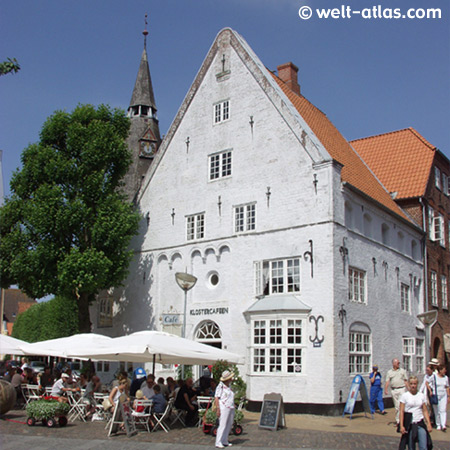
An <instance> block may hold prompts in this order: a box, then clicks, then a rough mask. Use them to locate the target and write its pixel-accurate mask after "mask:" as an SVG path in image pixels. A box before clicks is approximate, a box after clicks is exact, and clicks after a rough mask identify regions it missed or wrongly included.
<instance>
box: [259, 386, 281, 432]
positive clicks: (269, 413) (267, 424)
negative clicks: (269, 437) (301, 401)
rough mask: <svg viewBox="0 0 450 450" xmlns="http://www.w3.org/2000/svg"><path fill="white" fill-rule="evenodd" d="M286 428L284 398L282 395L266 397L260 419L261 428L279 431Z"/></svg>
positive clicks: (268, 395)
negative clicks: (280, 428)
mask: <svg viewBox="0 0 450 450" xmlns="http://www.w3.org/2000/svg"><path fill="white" fill-rule="evenodd" d="M283 426H285V421H284V406H283V397H282V396H281V395H280V394H266V395H264V400H263V404H262V407H261V416H260V418H259V428H267V429H269V430H274V431H275V430H277V429H278V428H279V427H283Z"/></svg>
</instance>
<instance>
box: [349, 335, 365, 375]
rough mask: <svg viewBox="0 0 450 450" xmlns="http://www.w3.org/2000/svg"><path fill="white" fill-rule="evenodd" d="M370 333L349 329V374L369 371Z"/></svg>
mask: <svg viewBox="0 0 450 450" xmlns="http://www.w3.org/2000/svg"><path fill="white" fill-rule="evenodd" d="M370 347H371V346H370V333H366V332H361V331H350V339H349V348H348V350H349V361H348V371H349V373H351V374H356V373H369V372H370V367H371V366H370V359H371V349H370Z"/></svg>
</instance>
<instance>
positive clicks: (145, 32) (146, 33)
mask: <svg viewBox="0 0 450 450" xmlns="http://www.w3.org/2000/svg"><path fill="white" fill-rule="evenodd" d="M144 21H145V29H144V31H143V32H142V34H143V35H144V48H145V49H147V35H148V31H147V25H148V22H147V14H145V19H144Z"/></svg>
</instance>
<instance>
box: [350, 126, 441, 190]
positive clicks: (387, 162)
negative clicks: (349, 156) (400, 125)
mask: <svg viewBox="0 0 450 450" xmlns="http://www.w3.org/2000/svg"><path fill="white" fill-rule="evenodd" d="M351 144H352V145H353V147H354V148H355V150H356V151H357V152H358V153H359V154H360V155H361V157H362V158H363V159H364V161H366V163H367V164H368V166H369V167H370V168H371V169H372V170H373V172H374V173H375V174H376V175H377V177H378V178H379V180H380V181H381V182H382V183H383V184H384V186H385V187H386V189H388V191H389V192H397V196H396V199H405V198H411V197H421V196H423V195H425V190H426V187H427V184H428V179H429V176H430V173H431V169H432V165H433V159H434V155H435V153H436V147H434V146H433V145H431V144H430V143H429V142H428V141H427V140H426V139H425V138H424V137H422V136H421V135H420V134H419V133H418V132H417V131H416V130H414V129H413V128H406V129H404V130H398V131H393V132H391V133H386V134H380V135H378V136H371V137H367V138H363V139H357V140H355V141H352V142H351Z"/></svg>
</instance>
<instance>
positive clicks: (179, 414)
mask: <svg viewBox="0 0 450 450" xmlns="http://www.w3.org/2000/svg"><path fill="white" fill-rule="evenodd" d="M174 403H175V401H174ZM171 412H172V413H173V416H175V417H174V419H173V420H172V422H171V423H170V426H172V425H174V424H175V423H177V422H180V423H181V425H182V426H183V427H185V426H186V422H185V421H184V417H185V416H186V411H184V410H183V409H177V408H176V407H175V406H172V411H171Z"/></svg>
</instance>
